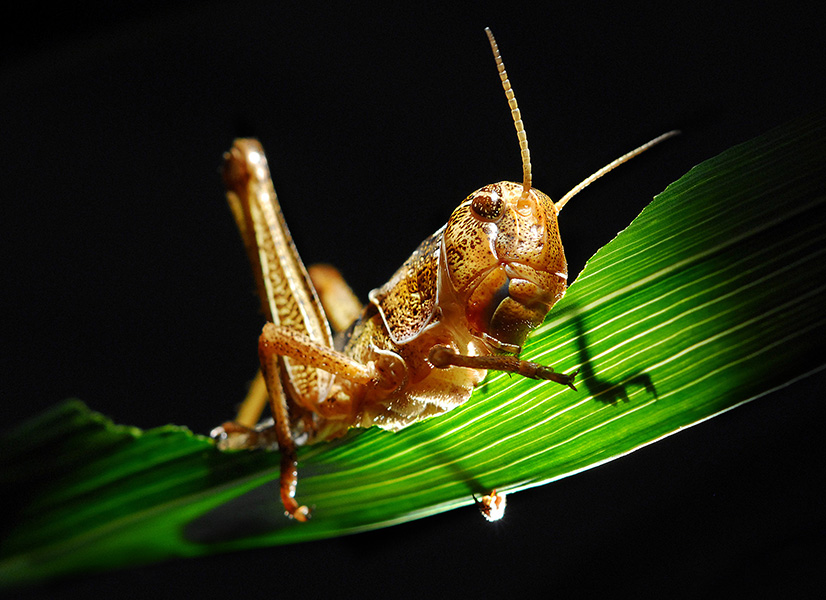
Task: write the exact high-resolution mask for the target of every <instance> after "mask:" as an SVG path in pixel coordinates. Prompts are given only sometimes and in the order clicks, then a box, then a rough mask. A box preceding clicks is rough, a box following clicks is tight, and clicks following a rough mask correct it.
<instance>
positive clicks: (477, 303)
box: [439, 181, 568, 353]
mask: <svg viewBox="0 0 826 600" xmlns="http://www.w3.org/2000/svg"><path fill="white" fill-rule="evenodd" d="M556 217H557V211H556V208H555V207H554V203H553V202H551V199H550V198H548V196H546V195H545V194H543V193H542V192H540V191H539V190H536V189H531V190H529V191H528V193H527V194H524V193H523V186H522V185H521V184H518V183H512V182H509V181H502V182H499V183H494V184H491V185H488V186H485V187H483V188H482V189H480V190H477V191H476V192H474V193H473V194H471V195H470V196H468V198H467V199H465V201H464V202H462V204H460V205H459V207H458V208H457V209H456V210H455V211H454V212H453V214H452V215H451V217H450V220H449V221H448V223H447V225H446V227H445V230H444V233H443V237H442V250H441V252H442V268H441V273H440V284H439V286H440V289H439V296H440V305H441V306H442V310H445V308H447V306H448V305H451V304H452V305H453V307H454V309H457V312H458V311H459V310H461V312H462V313H463V316H464V318H465V319H466V322H467V326H468V331H469V332H470V333H471V334H472V335H474V336H476V337H478V338H482V339H483V340H485V341H486V342H487V343H488V345H490V346H491V347H492V348H494V349H496V350H500V351H504V352H509V353H518V352H519V350H520V348H521V346H522V344H523V343H524V341H525V338H526V337H527V335H528V333H529V332H530V331H531V330H532V329H534V328H535V327H537V326H538V325H540V324H541V323H542V321H543V320H544V318H545V315H547V314H548V311H549V310H550V309H551V307H552V306H553V305H554V304H555V303H556V302H557V300H559V299H560V298H561V297H562V295H563V294H564V293H565V288H566V284H567V278H568V266H567V263H566V261H565V252H564V251H563V248H562V241H561V240H560V237H559V228H558V226H557V218H556Z"/></svg>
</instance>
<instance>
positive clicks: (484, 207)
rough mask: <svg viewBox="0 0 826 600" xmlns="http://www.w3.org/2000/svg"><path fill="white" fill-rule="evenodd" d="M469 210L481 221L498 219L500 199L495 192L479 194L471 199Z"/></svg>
mask: <svg viewBox="0 0 826 600" xmlns="http://www.w3.org/2000/svg"><path fill="white" fill-rule="evenodd" d="M470 208H471V209H472V210H473V212H474V214H476V216H477V217H480V218H482V219H487V220H493V219H498V218H499V215H501V214H502V198H501V197H500V196H499V194H497V193H496V192H480V193H479V194H476V196H474V197H473V200H472V202H471V204H470Z"/></svg>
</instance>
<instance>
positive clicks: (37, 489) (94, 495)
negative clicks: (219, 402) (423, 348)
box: [0, 114, 826, 586]
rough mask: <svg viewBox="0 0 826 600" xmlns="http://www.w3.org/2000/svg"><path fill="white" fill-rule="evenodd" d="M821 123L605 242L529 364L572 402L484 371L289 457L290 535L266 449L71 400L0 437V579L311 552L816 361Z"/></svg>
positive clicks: (569, 465) (749, 156) (824, 334)
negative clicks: (463, 393)
mask: <svg viewBox="0 0 826 600" xmlns="http://www.w3.org/2000/svg"><path fill="white" fill-rule="evenodd" d="M825 133H826V115H824V114H818V115H815V116H812V117H809V118H807V119H804V120H801V121H798V122H795V123H792V124H790V125H787V126H785V127H782V128H780V129H777V130H774V131H772V132H770V133H768V134H766V135H764V136H762V137H760V138H758V139H755V140H752V141H750V142H747V143H745V144H742V145H740V146H737V147H735V148H733V149H731V150H729V151H727V152H725V153H723V154H722V155H720V156H718V157H716V158H713V159H711V160H709V161H706V162H705V163H703V164H701V165H699V166H697V167H695V168H694V169H692V170H691V171H690V172H689V173H687V174H686V175H685V176H684V177H682V178H681V179H680V180H679V181H678V182H676V183H674V184H672V185H671V186H669V187H668V189H666V190H665V191H664V192H663V193H662V194H660V195H659V196H657V197H656V198H655V199H654V201H653V202H652V203H651V204H650V205H649V206H648V208H646V209H645V210H644V211H643V212H642V214H640V216H639V217H638V218H637V219H635V220H634V222H633V223H632V224H631V225H630V226H629V227H628V228H627V229H626V230H625V231H623V232H622V233H620V234H619V235H618V236H617V237H616V239H614V240H613V241H612V242H611V243H609V244H608V245H606V246H605V247H604V248H602V249H601V250H600V251H599V252H598V253H597V254H596V255H595V256H594V257H593V258H592V259H591V260H590V261H589V262H588V265H587V266H586V268H585V270H584V271H583V273H582V274H581V275H580V277H579V278H578V280H577V281H576V283H575V284H574V285H572V286H571V288H570V290H569V291H568V294H567V295H566V297H565V298H564V300H563V301H562V302H560V303H559V305H558V306H557V307H556V308H555V309H554V311H553V312H552V313H551V315H550V316H549V318H548V320H547V321H546V322H545V324H543V326H542V327H541V328H540V329H539V330H538V331H537V332H535V334H534V335H533V336H532V338H531V341H530V342H529V343H528V345H527V346H526V348H525V352H524V357H526V358H530V359H532V360H538V361H540V362H543V363H545V364H552V365H554V366H555V367H557V368H558V369H559V370H563V371H566V372H568V371H570V370H572V369H575V368H577V367H578V368H579V369H580V375H579V377H578V382H579V388H580V389H579V392H578V393H575V392H573V391H570V390H568V389H565V388H562V387H561V386H555V385H550V384H544V383H540V384H537V383H536V382H533V381H530V380H525V379H521V378H519V377H512V376H508V375H501V374H500V375H495V376H492V377H490V378H489V380H487V381H486V382H485V383H484V384H483V385H482V386H480V389H479V390H477V392H476V393H474V396H473V398H472V399H471V401H470V402H468V403H467V404H466V405H465V406H463V407H460V408H458V409H456V410H454V411H452V412H451V413H449V414H447V415H445V416H443V417H439V418H435V419H431V420H429V421H425V422H423V423H419V424H416V425H414V426H411V427H410V428H408V429H406V430H404V431H402V432H399V433H396V434H392V433H387V432H383V431H380V430H378V429H371V430H367V431H363V432H351V434H350V435H348V436H346V438H344V439H342V440H338V441H335V442H333V443H328V444H319V445H316V446H312V447H308V448H304V449H302V450H301V452H300V454H299V460H300V485H299V489H298V496H299V499H300V501H301V502H302V503H307V504H309V505H311V506H313V507H315V510H314V513H313V519H312V520H311V521H310V522H309V523H306V524H299V523H295V522H292V521H289V520H288V519H286V518H285V517H284V516H283V511H282V508H281V506H280V504H279V500H278V494H277V483H276V481H277V474H278V462H279V461H278V455H277V454H275V453H265V452H235V453H221V452H218V451H217V450H216V449H215V448H214V446H213V444H212V442H211V441H210V440H209V439H206V438H204V437H202V436H197V435H193V434H192V433H190V432H189V431H188V430H186V429H184V428H179V427H173V426H167V427H161V428H158V429H152V430H149V431H146V432H142V431H140V430H137V429H135V428H129V427H122V426H117V425H114V424H112V423H111V422H110V421H109V420H108V419H106V418H105V417H102V416H101V415H98V414H96V413H92V412H90V411H89V410H88V409H86V408H85V406H83V405H82V404H81V403H80V402H77V401H69V402H66V403H64V404H61V405H59V406H57V407H55V408H54V409H53V410H52V411H51V412H49V413H47V414H45V415H42V416H41V417H39V418H37V419H35V420H33V421H31V422H29V423H27V424H25V425H23V426H21V427H20V428H18V429H17V430H16V431H14V432H12V433H10V434H9V435H7V436H5V437H4V438H3V439H2V442H1V443H0V469H1V470H0V473H1V474H0V484H1V485H2V488H3V489H2V491H3V496H4V497H5V498H10V499H11V501H12V503H13V506H12V508H11V509H7V511H6V512H5V521H4V524H3V542H2V546H1V547H0V581H2V582H3V584H5V585H6V586H9V585H19V584H23V583H26V582H31V581H35V580H41V579H46V578H51V577H55V576H60V575H65V574H68V573H74V572H80V571H89V570H102V569H110V568H115V567H121V566H127V565H137V564H143V563H148V562H152V561H158V560H162V559H165V558H168V557H173V556H195V555H201V554H206V553H214V552H223V551H228V550H232V549H239V548H249V547H255V546H265V545H273V544H286V543H291V542H296V541H301V540H310V539H318V538H323V537H329V536H336V535H342V534H346V533H352V532H356V531H362V530H367V529H373V528H377V527H383V526H386V525H392V524H395V523H401V522H404V521H408V520H411V519H416V518H419V517H423V516H427V515H430V514H435V513H438V512H442V511H445V510H449V509H451V508H455V507H458V506H462V505H466V504H469V503H471V502H472V498H471V494H473V493H477V494H478V493H480V492H485V491H489V490H490V489H492V488H497V489H498V490H500V491H506V492H508V493H510V492H514V491H518V490H521V489H525V488H527V487H531V486H536V485H541V484H544V483H548V482H550V481H553V480H555V479H559V478H561V477H564V476H567V475H571V474H573V473H576V472H578V471H581V470H584V469H588V468H591V467H593V466H596V465H598V464H602V463H604V462H606V461H609V460H612V459H614V458H618V457H620V456H622V455H624V454H627V453H628V452H631V451H633V450H635V449H637V448H640V447H642V446H644V445H647V444H650V443H652V442H654V441H656V440H658V439H661V438H663V437H665V436H667V435H670V434H672V433H675V432H677V431H679V430H680V429H682V428H685V427H687V426H689V425H692V424H695V423H698V422H700V421H703V420H705V419H707V418H710V417H711V416H714V415H716V414H719V413H721V412H723V411H726V410H728V409H730V408H732V407H734V406H737V405H738V404H741V403H743V402H746V401H748V400H750V399H753V398H755V397H758V396H760V395H763V394H765V393H767V392H770V391H771V390H773V389H776V388H778V387H780V386H783V385H785V384H787V383H789V382H790V381H793V380H795V379H797V378H800V377H803V376H805V375H807V374H810V373H812V372H814V371H817V370H819V369H822V368H823V365H824V359H823V358H822V356H823V355H824V352H823V350H824V346H826V342H824V340H826V315H824V313H823V311H822V309H821V306H820V304H821V303H820V302H819V299H820V297H821V296H822V294H823V292H824V287H826V260H824V256H823V254H824V249H825V248H826V244H824V237H826V227H824V223H826V218H825V217H826V187H825V186H824V182H826V135H824V134H825Z"/></svg>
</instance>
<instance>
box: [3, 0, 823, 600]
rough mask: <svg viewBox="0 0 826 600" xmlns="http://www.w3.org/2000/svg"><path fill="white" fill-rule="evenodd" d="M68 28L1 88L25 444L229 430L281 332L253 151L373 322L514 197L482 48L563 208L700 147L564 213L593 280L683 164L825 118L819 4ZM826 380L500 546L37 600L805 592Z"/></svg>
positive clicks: (9, 279) (281, 554)
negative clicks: (230, 155) (260, 243)
mask: <svg viewBox="0 0 826 600" xmlns="http://www.w3.org/2000/svg"><path fill="white" fill-rule="evenodd" d="M738 6H739V5H738ZM55 10H58V12H55ZM59 10H60V9H53V8H50V9H49V12H48V13H46V11H45V10H42V11H40V10H39V8H38V7H37V6H36V5H32V6H29V7H28V8H27V9H26V12H27V16H26V17H25V18H24V19H22V20H20V21H14V20H9V21H8V25H7V27H11V31H10V32H9V33H17V34H19V36H20V37H19V38H17V41H14V42H11V41H7V42H5V47H4V52H3V55H4V57H5V58H4V60H3V63H2V71H0V90H2V92H0V115H2V118H1V119H0V164H2V173H3V175H2V183H3V208H2V213H0V214H2V215H3V216H2V223H3V225H2V232H3V234H2V240H0V243H2V250H3V263H4V267H3V283H2V288H3V291H2V298H3V304H4V309H3V368H2V390H0V394H2V401H1V402H0V411H2V412H1V413H0V418H2V423H3V424H4V425H5V426H10V425H13V424H15V423H17V422H19V421H20V420H21V419H23V418H25V417H28V416H31V415H34V414H36V413H37V412H39V411H40V410H42V409H44V408H46V407H47V406H49V405H51V404H53V403H54V402H57V401H59V400H61V399H63V398H65V397H70V396H76V397H79V398H82V399H83V400H84V401H86V402H87V403H88V404H89V405H90V406H91V407H92V408H94V409H96V410H99V411H101V412H103V413H105V414H107V415H110V416H111V417H112V418H113V419H114V420H115V421H116V422H119V423H126V424H133V425H137V426H140V427H144V428H147V427H154V426H158V425H162V424H165V423H177V424H184V425H188V426H189V427H191V428H192V429H193V430H194V431H196V432H200V433H206V432H208V431H209V429H210V428H211V427H213V426H214V425H216V424H217V423H220V422H221V421H223V420H225V419H227V418H228V417H230V416H231V414H232V407H233V405H234V404H235V403H236V402H237V401H238V399H239V398H240V396H241V395H242V394H243V390H244V385H245V382H246V381H247V380H248V379H249V378H250V377H251V375H252V374H253V373H254V371H255V368H256V352H255V340H256V338H257V335H258V332H259V330H260V327H261V324H262V319H261V317H260V315H259V314H258V310H257V300H256V298H255V296H254V293H253V292H254V290H253V285H252V279H251V277H250V273H249V268H248V266H247V263H246V259H245V255H244V252H243V249H242V246H241V243H240V241H239V238H238V234H237V232H236V231H235V227H234V224H233V221H232V218H231V216H230V214H229V211H228V210H227V208H226V206H225V202H224V199H223V195H222V190H221V185H220V180H219V177H218V172H217V168H218V165H219V162H220V157H221V153H222V152H223V151H224V150H226V149H227V148H228V147H229V145H230V143H231V141H232V139H233V137H235V136H238V135H255V136H257V137H259V138H260V139H261V140H262V141H263V143H264V145H265V148H266V149H267V151H268V155H269V159H270V164H271V168H272V171H273V176H274V179H275V183H276V188H277V190H278V192H279V196H280V199H281V202H282V205H283V208H284V212H285V214H286V217H287V221H288V222H289V223H290V227H291V229H292V232H293V234H294V237H295V239H296V242H297V244H298V247H299V249H300V251H301V253H302V256H303V258H304V260H305V262H306V263H308V264H309V263H312V262H318V261H329V262H333V263H335V264H336V265H337V266H339V267H340V268H341V270H342V271H343V272H344V274H345V276H346V277H347V278H348V280H349V281H350V282H351V283H352V284H353V287H354V288H355V290H356V292H357V293H358V294H359V295H360V296H361V297H362V298H365V297H366V295H367V292H368V291H369V290H370V289H371V288H372V287H375V286H377V285H379V284H380V283H382V282H383V281H385V280H386V279H387V278H388V277H389V275H390V274H391V273H392V272H393V271H394V270H395V268H396V267H397V266H398V265H400V264H401V262H402V261H403V260H404V259H405V258H406V257H407V255H409V254H410V252H411V251H412V250H413V248H415V246H416V245H417V244H418V243H419V242H420V241H421V240H422V239H423V238H424V237H425V236H427V235H429V234H430V233H431V232H432V231H434V230H435V229H436V228H437V227H439V226H440V225H441V224H442V223H443V222H444V221H445V220H446V219H447V216H448V215H449V214H450V212H451V210H452V208H453V207H454V206H455V205H456V204H457V203H458V202H459V201H460V200H461V199H463V198H464V197H465V196H466V195H467V194H469V193H470V192H472V191H473V190H475V189H477V188H479V187H481V186H482V185H484V184H487V183H491V182H494V181H499V180H502V179H517V180H518V179H519V178H520V172H521V171H520V164H519V152H518V146H517V142H516V136H515V133H514V131H513V125H512V123H511V120H510V116H509V113H508V110H507V107H506V104H505V98H504V94H503V92H502V90H501V87H500V85H499V82H498V78H497V76H496V70H495V67H494V64H493V59H492V57H491V54H490V50H489V48H488V45H487V41H486V39H485V36H484V33H483V28H484V26H490V27H491V28H492V29H493V31H494V33H495V34H496V36H497V39H498V42H499V45H500V48H501V51H502V54H503V57H504V59H505V64H506V65H507V68H508V72H509V74H510V77H511V81H512V82H513V85H514V89H515V91H516V94H517V98H518V100H519V103H520V107H521V109H522V113H523V116H524V118H525V122H526V126H527V131H528V136H529V141H530V144H531V150H532V155H533V165H534V183H535V185H536V186H537V187H538V188H540V189H542V190H543V191H544V192H546V193H548V194H550V195H551V196H552V197H555V198H558V197H560V196H561V195H562V194H563V193H564V192H566V191H567V190H568V189H569V188H571V187H572V186H574V185H575V184H576V183H578V182H579V181H580V180H581V179H583V178H584V177H585V176H587V175H589V174H590V173H592V172H593V171H595V170H596V169H598V168H599V167H601V166H602V165H604V164H606V163H607V162H609V161H610V160H612V159H613V158H615V157H617V156H619V155H621V154H622V153H624V152H626V151H627V150H629V149H631V148H633V147H635V146H636V145H638V144H640V143H642V142H644V141H646V140H648V139H650V138H652V137H654V136H656V135H658V134H660V133H662V132H664V131H667V130H669V129H673V128H679V129H682V130H683V132H684V133H683V135H682V136H680V137H679V138H677V139H675V140H671V141H669V142H667V143H666V144H665V145H663V146H661V147H658V148H657V149H656V150H652V151H651V152H649V153H647V154H646V155H644V156H643V157H640V158H638V159H635V160H634V161H632V162H631V163H629V164H628V165H625V166H623V167H622V168H621V169H620V170H618V171H616V172H614V173H612V174H611V175H610V176H608V177H606V178H605V179H603V180H601V181H600V182H599V183H598V184H595V185H593V186H592V187H591V188H589V189H588V191H587V192H584V193H583V194H581V195H580V196H578V197H577V198H576V200H575V201H573V202H572V203H571V204H570V205H569V206H568V207H567V208H566V210H565V212H564V213H563V215H562V217H561V221H560V223H561V229H562V236H563V241H564V243H565V248H566V252H567V254H568V258H569V263H570V269H571V274H572V275H574V274H576V273H578V272H579V270H580V269H581V268H582V266H583V264H584V262H585V260H586V259H587V258H588V257H589V256H590V255H591V254H593V252H594V251H596V250H597V249H598V248H599V247H600V246H602V245H603V244H604V243H606V242H607V241H609V240H610V239H611V238H612V237H613V236H614V235H615V234H616V232H617V231H618V230H619V229H621V228H622V227H624V226H625V225H627V223H629V222H630V220H631V219H632V218H633V217H634V216H635V215H636V214H637V213H638V212H639V210H640V209H641V208H642V207H643V206H644V205H645V204H646V203H647V201H648V200H649V199H650V198H651V197H652V196H653V195H654V194H656V193H658V192H660V191H661V190H662V189H663V188H664V187H665V186H666V185H667V184H668V183H669V182H671V181H673V180H675V179H677V178H678V177H679V176H681V175H682V174H683V173H685V172H686V171H687V170H688V169H689V168H690V167H692V166H693V165H695V164H696V163H698V162H701V161H702V160H704V159H706V158H709V157H711V156H714V155H715V154H717V153H719V152H721V151H723V150H725V149H726V148H728V147H730V146H732V145H734V144H736V143H738V142H741V141H745V140H747V139H749V138H751V137H754V136H755V135H759V134H761V133H763V132H764V131H766V130H768V129H770V128H772V127H774V126H776V125H779V124H782V123H783V122H785V121H787V120H790V119H792V118H796V117H799V116H802V115H804V114H805V113H807V112H809V111H811V110H814V109H817V108H820V107H821V106H822V104H823V95H822V91H821V80H822V78H823V74H822V57H823V55H824V43H823V40H822V37H823V36H822V19H821V18H820V15H817V14H814V13H812V14H803V13H801V12H800V11H799V10H798V9H796V8H777V9H774V8H766V7H763V6H762V5H761V6H760V7H754V6H753V7H749V8H748V9H747V10H746V12H743V11H744V9H743V8H737V9H733V8H731V9H730V8H727V7H726V6H724V5H723V4H722V3H718V4H716V5H711V6H708V7H703V6H700V5H698V4H696V3H691V7H689V8H685V9H680V8H666V7H665V6H664V5H660V6H654V5H652V6H643V5H635V6H628V5H626V6H620V5H615V4H602V3H595V4H593V5H591V4H589V3H578V4H577V7H576V8H572V7H571V6H568V5H567V4H566V3H548V4H546V5H544V6H542V7H536V8H533V9H530V10H528V9H524V8H522V7H520V6H518V5H515V4H513V3H506V2H503V3H499V5H497V8H495V9H490V10H489V9H487V8H485V7H484V6H483V5H481V4H478V5H473V7H466V8H463V9H459V8H453V7H448V6H447V5H446V4H445V5H435V6H428V5H424V4H417V5H416V6H415V7H413V8H409V9H407V8H403V7H395V8H389V7H388V8H381V9H375V10H368V9H364V8H362V9H342V8H331V7H329V6H326V5H320V4H319V5H315V4H312V3H297V4H281V5H275V4H272V5H271V4H269V3H265V2H246V3H237V4H232V5H229V4H227V5H224V4H210V5H207V6H202V5H199V4H196V3H184V2H179V3H177V4H172V5H168V4H167V3H156V4H151V3H150V4H146V5H142V6H140V8H136V7H130V8H119V9H116V11H115V12H112V10H111V9H107V8H104V7H103V5H102V4H101V6H98V5H96V4H94V3H92V4H86V6H85V8H84V9H82V11H80V12H78V11H77V10H71V11H70V10H68V9H63V10H64V11H65V12H64V13H62V14H61V13H60V12H59ZM5 39H6V40H11V39H12V38H11V37H10V36H8V37H5ZM825 380H826V379H825V378H824V375H823V374H822V373H821V374H819V375H817V376H815V377H812V378H809V379H807V380H804V381H802V382H798V383H796V384H794V385H792V386H790V387H788V388H785V389H782V390H780V391H778V392H776V393H774V394H772V395H770V396H768V397H765V398H761V399H758V400H757V401H755V402H753V403H751V404H749V405H746V406H744V407H741V408H738V409H737V410H735V411H731V412H729V413H726V414H725V415H722V416H720V417H718V418H716V419H713V420H712V421H710V422H707V423H704V424H702V425H699V426H697V427H695V428H692V429H690V430H688V431H686V432H683V433H680V435H677V436H673V437H671V438H668V439H666V440H664V441H662V442H660V443H657V444H655V445H653V446H650V447H648V448H646V449H644V450H642V451H640V452H637V453H635V454H634V455H631V456H629V457H626V458H623V459H622V460H619V461H615V462H613V463H610V464H608V465H606V466H603V467H600V468H598V469H595V470H592V471H589V472H586V473H583V474H580V475H577V476H576V477H572V478H569V479H566V480H563V481H560V482H558V483H556V484H554V485H551V486H545V487H541V488H536V489H533V490H529V491H526V492H524V493H520V494H517V495H514V496H512V497H511V498H510V502H509V509H508V514H507V516H506V518H505V520H504V521H503V522H501V523H497V524H494V525H489V524H487V523H485V522H483V521H482V519H481V517H480V516H479V515H478V513H476V512H475V510H473V509H470V508H468V509H465V510H460V511H453V512H450V513H447V514H443V515H439V516H437V517H432V518H429V519H425V520H422V521H418V522H415V523H410V524H407V525H402V526H397V527H393V528H389V529H385V530H382V531H377V532H372V533H366V534H360V535H356V536H351V537H348V538H343V539H336V540H329V541H321V542H315V543H307V544H301V545H297V546H291V547H284V548H271V549H263V550H256V551H248V552H241V553H237V554H232V555H223V556H215V557H207V558H202V559H195V560H179V561H172V562H169V563H165V564H161V565H155V566H150V567H145V568H139V569H131V570H126V571H122V572H116V573H109V574H102V575H90V576H86V577H81V578H78V579H75V580H70V581H67V582H60V583H55V584H51V585H49V586H46V587H42V588H37V589H35V590H32V591H29V592H26V594H25V595H30V596H37V595H40V594H43V595H54V594H59V595H60V596H61V597H73V598H74V597H77V598H79V597H82V596H87V595H90V594H92V595H96V594H104V593H105V594H111V593H116V594H117V595H118V597H122V598H130V597H136V598H137V597H145V596H149V595H152V596H156V597H173V596H174V597H180V596H184V597H214V596H220V597H237V596H243V597H246V598H257V597H262V598H263V597H267V598H272V597H318V596H320V595H321V594H325V595H328V594H329V595H332V594H335V595H344V596H350V595H356V594H358V595H360V596H365V595H366V596H368V597H371V596H388V595H389V596H393V595H414V594H416V595H422V594H435V593H438V594H440V595H448V596H458V595H468V596H470V595H475V596H477V597H478V596H480V595H483V594H484V595H486V594H490V595H494V596H502V595H505V597H510V596H513V595H515V594H516V593H518V592H523V591H527V590H531V589H533V590H538V591H543V592H546V593H548V594H553V595H555V596H563V597H564V596H566V595H572V594H574V593H576V594H586V595H587V594H589V593H596V592H599V593H604V594H610V595H611V596H615V597H616V596H619V597H623V596H627V595H635V596H647V595H667V596H671V597H674V596H692V595H699V594H700V593H703V594H705V593H707V592H710V593H715V594H722V593H729V592H731V593H733V592H735V591H736V592H738V593H742V592H743V591H746V592H756V593H765V594H766V595H769V596H772V595H774V594H776V593H780V592H783V593H797V594H800V593H803V592H804V591H808V590H811V589H817V587H818V586H822V584H823V583H824V577H823V573H824V572H826V560H825V555H824V547H826V544H824V541H825V539H826V536H825V535H824V533H825V531H824V524H825V521H826V520H824V514H823V509H822V504H823V503H822V499H821V497H820V493H821V487H822V483H823V470H822V464H823V460H822V459H823V458H824V455H823V451H822V450H821V445H820V439H819V438H820V437H822V436H820V425H821V423H822V422H823V418H822V417H823V415H824V411H823V410H822V408H821V403H822V401H823V393H822V391H823V383H824V381H825Z"/></svg>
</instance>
